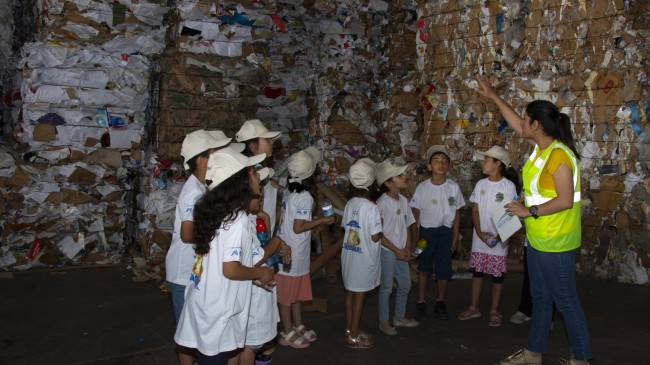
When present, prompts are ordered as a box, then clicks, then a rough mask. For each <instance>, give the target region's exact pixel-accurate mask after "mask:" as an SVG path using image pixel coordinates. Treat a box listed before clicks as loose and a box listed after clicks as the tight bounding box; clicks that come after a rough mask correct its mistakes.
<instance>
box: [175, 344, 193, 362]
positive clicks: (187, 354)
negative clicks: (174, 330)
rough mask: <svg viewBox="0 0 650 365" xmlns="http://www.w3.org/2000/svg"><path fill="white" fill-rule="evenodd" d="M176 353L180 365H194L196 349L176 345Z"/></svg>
mask: <svg viewBox="0 0 650 365" xmlns="http://www.w3.org/2000/svg"><path fill="white" fill-rule="evenodd" d="M176 353H177V354H178V363H179V364H180V365H194V357H195V356H196V355H197V354H196V349H191V348H188V347H184V346H180V345H176Z"/></svg>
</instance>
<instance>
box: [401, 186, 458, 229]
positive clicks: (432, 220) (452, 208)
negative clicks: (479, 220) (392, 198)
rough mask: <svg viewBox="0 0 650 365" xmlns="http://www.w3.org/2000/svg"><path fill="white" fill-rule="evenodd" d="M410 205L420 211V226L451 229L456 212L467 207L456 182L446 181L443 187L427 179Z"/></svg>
mask: <svg viewBox="0 0 650 365" xmlns="http://www.w3.org/2000/svg"><path fill="white" fill-rule="evenodd" d="M410 204H411V207H413V208H416V209H419V210H420V226H422V227H424V228H438V227H441V226H445V227H449V228H451V227H452V226H453V225H454V219H455V218H456V211H457V210H458V209H460V208H462V207H463V206H464V205H465V199H463V193H462V192H461V191H460V186H458V183H456V182H455V181H452V180H450V179H446V180H445V182H444V183H442V184H441V185H434V184H433V183H432V182H431V179H426V180H424V181H422V182H421V183H419V184H418V186H417V188H415V193H414V194H413V197H412V198H411V203H410Z"/></svg>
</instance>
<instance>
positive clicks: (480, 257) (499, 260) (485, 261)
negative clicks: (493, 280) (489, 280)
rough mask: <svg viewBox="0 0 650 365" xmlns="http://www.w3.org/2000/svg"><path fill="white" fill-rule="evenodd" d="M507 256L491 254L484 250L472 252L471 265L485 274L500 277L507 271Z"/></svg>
mask: <svg viewBox="0 0 650 365" xmlns="http://www.w3.org/2000/svg"><path fill="white" fill-rule="evenodd" d="M506 260H507V259H506V257H505V256H496V255H490V254H489V253H483V252H472V254H471V255H470V257H469V267H471V268H473V269H474V270H476V271H478V272H482V273H484V274H488V275H492V276H496V277H499V276H501V275H502V274H503V273H504V272H506Z"/></svg>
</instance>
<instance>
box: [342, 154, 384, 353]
mask: <svg viewBox="0 0 650 365" xmlns="http://www.w3.org/2000/svg"><path fill="white" fill-rule="evenodd" d="M374 182H375V163H374V162H373V161H372V160H370V159H368V158H363V159H361V160H359V161H357V162H355V163H354V165H352V166H351V167H350V183H351V186H350V196H351V198H350V200H348V202H347V204H346V205H345V209H344V210H343V221H342V224H343V227H344V228H345V235H344V237H343V249H342V253H341V271H342V274H343V285H344V286H345V323H346V328H345V333H346V343H347V345H348V347H350V348H370V347H372V346H373V344H374V341H373V338H372V336H370V335H369V334H367V333H365V332H363V331H361V330H360V328H359V327H360V324H361V314H362V313H363V304H364V301H365V298H366V293H367V292H369V291H371V290H372V289H374V288H376V287H377V286H378V285H379V280H380V273H381V272H380V266H381V261H380V258H379V251H380V246H381V243H380V240H381V238H382V237H383V234H382V225H381V214H380V213H379V208H377V205H375V203H373V202H372V201H370V196H371V195H370V194H371V192H370V190H369V189H370V187H373V188H374V186H375V185H374Z"/></svg>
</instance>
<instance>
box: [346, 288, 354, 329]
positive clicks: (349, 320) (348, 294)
mask: <svg viewBox="0 0 650 365" xmlns="http://www.w3.org/2000/svg"><path fill="white" fill-rule="evenodd" d="M353 299H354V293H353V292H351V291H349V290H346V291H345V330H346V331H350V330H351V328H352V305H353Z"/></svg>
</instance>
